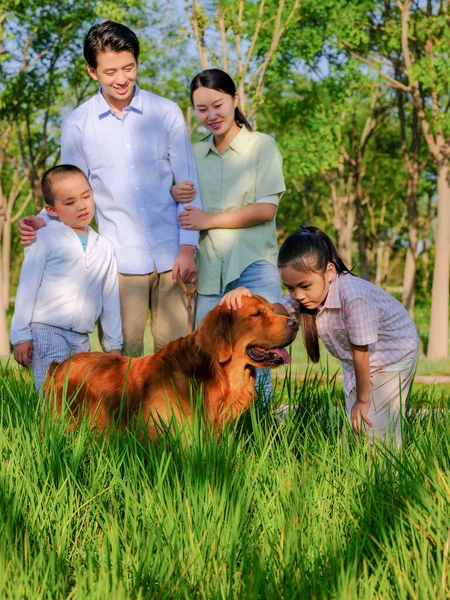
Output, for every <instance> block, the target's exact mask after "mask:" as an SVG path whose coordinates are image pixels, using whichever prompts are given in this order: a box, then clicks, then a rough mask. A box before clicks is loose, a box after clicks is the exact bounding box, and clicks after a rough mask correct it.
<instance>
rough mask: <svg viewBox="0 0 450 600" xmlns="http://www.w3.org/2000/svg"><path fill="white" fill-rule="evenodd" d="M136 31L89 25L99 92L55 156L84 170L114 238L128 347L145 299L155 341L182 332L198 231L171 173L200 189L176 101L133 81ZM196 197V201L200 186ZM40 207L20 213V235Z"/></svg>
mask: <svg viewBox="0 0 450 600" xmlns="http://www.w3.org/2000/svg"><path fill="white" fill-rule="evenodd" d="M139 50H140V47H139V40H138V39H137V37H136V35H135V34H134V32H133V31H131V29H129V28H128V27H126V26H125V25H121V24H119V23H114V22H112V21H106V22H104V23H102V24H101V25H94V26H93V27H91V29H90V30H89V32H88V34H87V36H86V39H85V43H84V56H85V59H86V62H87V70H88V73H89V75H90V76H91V77H92V78H93V79H94V80H95V81H98V83H99V84H100V89H99V91H98V93H97V94H96V95H95V96H94V97H92V98H91V99H90V100H88V101H87V102H85V103H84V104H82V105H81V106H79V107H78V108H77V109H76V110H74V111H73V112H72V113H71V114H70V115H69V116H68V117H67V118H65V119H64V121H63V124H62V136H61V162H62V163H65V164H74V165H76V166H78V167H79V168H80V169H82V170H83V171H84V172H85V173H86V175H87V176H88V178H89V181H90V183H91V185H92V189H93V191H94V196H95V200H96V218H97V222H98V227H99V233H101V234H102V235H103V236H104V237H106V238H107V239H109V240H110V241H111V243H112V244H113V246H114V252H115V256H116V259H117V265H118V271H119V289H120V303H121V316H122V326H123V337H124V350H125V352H127V353H129V354H132V355H133V356H139V355H141V354H142V352H143V337H144V329H145V324H146V321H147V315H148V309H149V308H150V310H151V327H152V333H153V339H154V349H155V351H156V350H158V349H159V348H161V347H162V346H164V345H165V344H167V343H168V342H169V341H171V340H173V339H175V338H177V337H180V336H182V335H185V334H186V333H187V316H186V309H185V298H184V294H183V291H182V289H181V287H180V285H179V284H178V283H176V282H177V278H178V276H179V275H180V276H181V278H182V280H183V281H184V282H191V283H193V282H195V280H196V276H197V269H196V266H195V259H194V255H195V251H196V248H197V243H198V232H195V231H188V230H184V229H181V228H180V227H179V225H178V221H177V219H178V213H180V212H183V210H184V207H183V205H177V203H176V202H175V201H174V200H173V198H172V196H171V195H170V189H171V187H172V185H173V181H174V180H175V182H180V181H183V180H190V181H192V182H194V185H195V188H196V189H197V190H198V189H199V188H198V182H197V172H196V167H195V160H194V157H193V154H192V150H191V144H190V140H189V136H188V132H187V128H186V124H185V122H184V118H183V115H182V112H181V110H180V108H179V107H178V106H177V105H176V104H175V103H174V102H172V101H170V100H167V99H165V98H162V97H160V96H157V95H155V94H152V93H150V92H146V91H143V90H140V89H139V87H138V86H137V85H136V79H137V71H138V59H139ZM192 205H193V206H198V207H200V208H201V199H200V195H199V193H198V192H197V195H196V197H195V199H194V200H193V201H192ZM45 219H46V217H45V214H44V213H43V212H42V213H41V214H40V216H39V217H27V218H25V219H22V220H21V221H20V223H19V232H20V236H21V240H22V242H23V243H29V242H30V241H31V240H32V239H34V236H35V231H34V230H35V229H37V228H39V227H40V226H43V225H44V224H45V223H44V220H45Z"/></svg>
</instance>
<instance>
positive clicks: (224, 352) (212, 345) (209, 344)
mask: <svg viewBox="0 0 450 600" xmlns="http://www.w3.org/2000/svg"><path fill="white" fill-rule="evenodd" d="M233 323H234V314H233V311H232V310H229V309H227V308H226V307H225V306H216V308H214V309H213V310H212V311H211V312H209V313H208V314H207V315H206V317H205V318H204V319H203V321H202V322H201V324H200V326H199V327H198V329H197V332H196V333H197V335H196V338H195V341H196V344H197V345H198V346H199V348H201V349H202V350H204V351H205V352H207V353H208V354H211V355H212V356H214V357H215V358H216V359H217V360H218V362H219V363H225V362H227V361H228V360H229V359H230V358H231V354H232V352H233Z"/></svg>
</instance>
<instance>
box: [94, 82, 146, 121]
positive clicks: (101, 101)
mask: <svg viewBox="0 0 450 600" xmlns="http://www.w3.org/2000/svg"><path fill="white" fill-rule="evenodd" d="M96 99H97V111H98V116H99V118H102V117H106V116H107V115H109V114H111V113H114V111H113V109H112V108H111V107H110V106H109V104H108V103H107V102H106V100H105V98H104V97H103V94H102V88H99V89H98V92H97V95H96ZM142 109H143V101H142V93H141V90H140V89H139V86H138V85H137V84H136V85H135V86H134V96H133V98H132V100H131V103H130V105H129V106H127V107H126V108H124V111H125V112H126V111H131V110H132V111H134V112H137V113H139V114H142V112H143V110H142Z"/></svg>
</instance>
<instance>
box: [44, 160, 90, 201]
mask: <svg viewBox="0 0 450 600" xmlns="http://www.w3.org/2000/svg"><path fill="white" fill-rule="evenodd" d="M75 174H77V175H78V174H79V175H83V177H84V178H85V179H86V181H87V182H88V184H89V186H90V185H91V184H90V183H89V179H88V178H87V177H86V174H85V173H84V172H83V171H82V170H81V169H79V168H78V167H76V166H75V165H57V166H56V167H52V168H51V169H48V171H46V172H45V173H44V175H43V176H42V179H41V190H42V195H43V196H44V200H45V203H46V204H48V205H49V206H52V207H53V208H55V197H54V195H53V186H54V184H55V182H56V181H59V180H61V179H65V178H66V177H70V175H75Z"/></svg>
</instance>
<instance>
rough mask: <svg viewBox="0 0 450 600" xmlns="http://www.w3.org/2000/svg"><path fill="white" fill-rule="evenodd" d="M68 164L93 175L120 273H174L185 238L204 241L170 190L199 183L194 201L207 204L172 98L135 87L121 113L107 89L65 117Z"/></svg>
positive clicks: (101, 224)
mask: <svg viewBox="0 0 450 600" xmlns="http://www.w3.org/2000/svg"><path fill="white" fill-rule="evenodd" d="M61 164H72V165H76V166H78V167H79V168H80V169H82V170H83V171H84V172H85V173H86V175H87V176H88V178H89V181H90V183H91V186H92V189H93V191H94V199H95V205H96V219H97V222H98V228H99V233H100V234H101V235H103V236H104V237H105V238H107V239H108V240H109V241H110V242H111V243H112V244H113V246H114V251H115V255H116V259H117V265H118V271H119V272H120V273H124V274H133V275H141V274H145V273H151V272H153V270H154V266H155V265H156V270H157V271H158V272H159V273H162V272H164V271H170V270H171V269H172V267H173V262H174V260H175V258H176V257H177V255H178V252H179V246H180V244H189V245H193V246H197V245H198V236H199V234H198V232H197V231H188V230H185V229H181V228H180V227H179V225H178V220H177V219H178V214H179V213H180V212H182V211H183V210H184V209H185V205H184V204H178V203H177V202H175V200H174V199H173V198H172V196H171V195H170V188H171V187H172V185H173V182H174V181H175V183H179V182H180V181H184V180H190V181H193V182H194V184H195V189H196V190H197V195H196V198H195V199H194V200H193V202H191V203H190V204H191V205H193V206H197V207H199V208H202V203H201V198H200V192H199V185H198V179H197V170H196V166H195V160H194V155H193V152H192V148H191V142H190V140H189V135H188V131H187V127H186V123H185V120H184V117H183V113H182V112H181V110H180V108H179V107H178V106H177V105H176V104H175V103H174V102H172V101H171V100H167V99H166V98H162V97H161V96H157V95H156V94H152V93H150V92H146V91H143V90H140V89H139V87H138V86H136V87H135V93H134V97H133V99H132V101H131V104H130V105H129V106H128V107H127V108H125V109H124V110H123V117H122V118H120V117H119V116H117V114H116V113H115V112H114V111H113V110H112V109H111V107H110V106H109V105H108V104H107V102H106V100H105V99H104V97H103V96H102V94H101V89H100V90H99V92H98V93H97V94H96V95H95V96H93V97H92V98H91V99H90V100H88V101H87V102H85V103H84V104H82V105H81V106H79V107H78V108H77V109H75V110H74V111H73V112H72V113H71V114H70V115H69V116H68V117H66V118H65V119H64V121H63V123H62V136H61Z"/></svg>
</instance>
